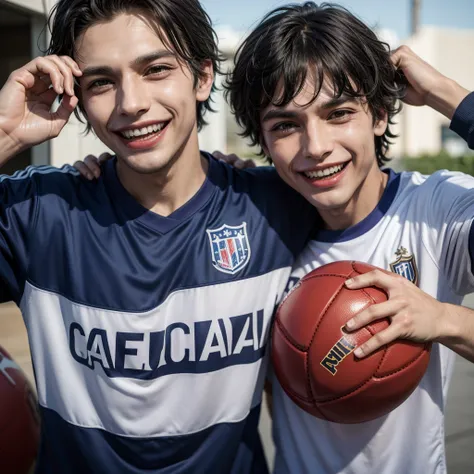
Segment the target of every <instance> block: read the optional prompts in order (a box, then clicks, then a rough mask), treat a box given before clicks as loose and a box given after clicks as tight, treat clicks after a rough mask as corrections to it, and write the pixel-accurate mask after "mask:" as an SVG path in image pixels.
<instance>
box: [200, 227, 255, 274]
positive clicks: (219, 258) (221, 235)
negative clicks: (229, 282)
mask: <svg viewBox="0 0 474 474" xmlns="http://www.w3.org/2000/svg"><path fill="white" fill-rule="evenodd" d="M207 235H208V237H209V243H210V244H211V255H212V264H213V265H214V267H215V268H216V269H217V270H219V271H221V272H224V273H230V274H232V275H233V274H234V273H237V272H238V271H240V270H242V268H244V267H245V265H247V263H248V262H249V260H250V244H249V239H248V236H247V223H246V222H243V223H242V224H241V225H239V226H231V225H226V224H224V225H223V226H221V227H219V228H218V229H207Z"/></svg>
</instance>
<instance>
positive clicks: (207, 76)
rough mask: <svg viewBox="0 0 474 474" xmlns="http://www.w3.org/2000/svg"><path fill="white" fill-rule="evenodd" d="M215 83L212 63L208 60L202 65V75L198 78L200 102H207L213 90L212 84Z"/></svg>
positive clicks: (197, 89)
mask: <svg viewBox="0 0 474 474" xmlns="http://www.w3.org/2000/svg"><path fill="white" fill-rule="evenodd" d="M213 83H214V68H213V66H212V61H211V60H210V59H206V60H205V61H204V62H203V63H202V65H201V74H200V77H199V78H198V83H197V86H196V100H198V101H199V102H205V101H206V100H207V99H209V96H210V95H211V90H212V84H213Z"/></svg>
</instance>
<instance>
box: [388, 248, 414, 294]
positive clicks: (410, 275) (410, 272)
mask: <svg viewBox="0 0 474 474" xmlns="http://www.w3.org/2000/svg"><path fill="white" fill-rule="evenodd" d="M395 255H396V256H397V259H396V260H395V261H394V262H392V263H391V264H390V268H391V269H392V272H394V273H398V274H399V275H401V276H402V277H405V278H406V279H408V280H410V281H411V282H412V283H414V284H415V285H416V284H417V283H418V270H417V268H416V262H415V257H414V256H413V255H412V254H410V253H408V250H407V249H406V248H405V247H400V248H399V249H398V250H397V251H396V252H395Z"/></svg>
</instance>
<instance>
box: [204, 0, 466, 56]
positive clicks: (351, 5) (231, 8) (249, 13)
mask: <svg viewBox="0 0 474 474" xmlns="http://www.w3.org/2000/svg"><path fill="white" fill-rule="evenodd" d="M201 3H202V4H203V5H204V8H205V9H206V11H207V12H208V13H209V15H210V16H211V18H212V21H213V22H214V25H215V26H216V27H219V26H224V25H229V26H232V27H233V28H234V29H236V30H238V31H243V32H245V31H247V30H249V29H250V28H252V26H253V25H254V24H255V21H256V20H258V19H259V18H261V17H262V16H263V15H264V14H265V13H267V12H268V11H269V10H271V9H273V8H275V7H277V6H279V5H283V4H286V3H289V2H288V1H285V0H283V1H282V0H201ZM295 3H302V2H301V1H297V2H295ZM316 3H321V2H316ZM338 3H340V4H341V5H343V6H345V7H346V8H348V9H349V10H351V11H352V12H353V13H355V14H357V15H358V16H359V17H360V18H362V19H363V20H364V21H365V22H366V23H367V24H368V25H369V26H371V27H374V26H379V27H381V28H389V29H392V30H394V31H395V32H396V33H397V35H398V37H399V39H401V40H403V39H404V38H406V37H407V36H408V34H409V30H410V4H411V0H340V1H339V2H338ZM421 4H422V8H421V23H422V24H425V25H438V26H445V27H457V28H474V0H421ZM473 47H474V45H473Z"/></svg>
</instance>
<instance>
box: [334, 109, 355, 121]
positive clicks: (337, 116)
mask: <svg viewBox="0 0 474 474" xmlns="http://www.w3.org/2000/svg"><path fill="white" fill-rule="evenodd" d="M352 113H353V112H352V111H351V110H346V109H341V110H335V111H334V112H332V113H331V114H330V115H329V117H328V118H329V120H341V119H345V118H347V117H349V115H351V114H352Z"/></svg>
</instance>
